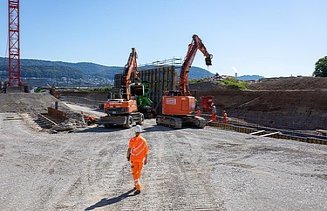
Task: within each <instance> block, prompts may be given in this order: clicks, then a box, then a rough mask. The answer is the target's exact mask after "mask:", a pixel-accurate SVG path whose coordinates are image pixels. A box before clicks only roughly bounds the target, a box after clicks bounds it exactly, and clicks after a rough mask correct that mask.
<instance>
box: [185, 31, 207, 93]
mask: <svg viewBox="0 0 327 211" xmlns="http://www.w3.org/2000/svg"><path fill="white" fill-rule="evenodd" d="M198 50H200V51H201V52H202V53H203V55H204V56H205V57H206V58H205V62H206V65H207V66H209V65H211V59H212V55H211V54H209V53H208V51H207V49H206V47H205V46H204V44H203V43H202V40H201V39H200V38H199V37H198V36H197V35H196V34H194V35H193V36H192V42H191V43H190V44H189V45H188V50H187V54H186V57H185V60H184V62H183V64H182V67H181V72H180V78H179V91H180V93H181V95H182V96H190V95H191V93H190V89H189V84H188V74H189V72H190V68H191V66H192V63H193V60H194V57H195V55H196V52H197V51H198Z"/></svg>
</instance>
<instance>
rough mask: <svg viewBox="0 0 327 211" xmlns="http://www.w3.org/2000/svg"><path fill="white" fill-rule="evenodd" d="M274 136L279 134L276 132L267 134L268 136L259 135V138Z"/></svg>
mask: <svg viewBox="0 0 327 211" xmlns="http://www.w3.org/2000/svg"><path fill="white" fill-rule="evenodd" d="M276 134H280V132H279V131H278V132H273V133H268V134H264V135H260V137H267V136H273V135H276Z"/></svg>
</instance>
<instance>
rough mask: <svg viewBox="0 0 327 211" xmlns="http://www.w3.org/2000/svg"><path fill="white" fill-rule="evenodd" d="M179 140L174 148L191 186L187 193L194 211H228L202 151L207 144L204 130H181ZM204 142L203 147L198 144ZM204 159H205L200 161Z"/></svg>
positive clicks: (183, 172) (181, 169)
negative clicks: (216, 189)
mask: <svg viewBox="0 0 327 211" xmlns="http://www.w3.org/2000/svg"><path fill="white" fill-rule="evenodd" d="M177 132H178V133H179V135H184V136H182V137H181V138H179V140H178V142H177V143H176V144H175V147H172V149H173V150H174V154H175V157H176V160H177V163H178V166H179V168H180V172H181V173H182V174H184V178H185V179H186V180H187V181H188V183H189V184H188V185H190V191H188V192H187V195H188V201H191V202H194V203H193V204H192V207H191V209H192V210H226V209H225V207H224V201H222V200H219V197H218V196H217V194H216V192H215V191H214V190H215V189H214V187H212V185H211V184H213V183H212V180H213V179H212V178H211V174H210V169H209V168H208V167H207V163H208V162H207V156H206V154H205V152H204V151H203V150H202V149H201V148H202V145H204V144H207V143H206V142H204V140H205V139H203V134H201V133H202V132H203V130H199V131H197V130H193V131H189V130H180V131H177ZM199 142H202V143H201V145H200V144H198V143H199ZM202 157H204V158H205V159H200V158H202Z"/></svg>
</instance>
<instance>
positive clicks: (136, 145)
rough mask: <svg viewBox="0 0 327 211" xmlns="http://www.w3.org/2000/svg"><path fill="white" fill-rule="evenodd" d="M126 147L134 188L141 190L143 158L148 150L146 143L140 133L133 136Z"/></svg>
mask: <svg viewBox="0 0 327 211" xmlns="http://www.w3.org/2000/svg"><path fill="white" fill-rule="evenodd" d="M128 148H129V149H130V150H131V151H130V161H131V168H132V174H133V179H134V185H135V188H136V190H139V191H140V190H141V183H140V177H141V173H142V168H143V161H144V158H145V157H146V156H147V154H148V152H149V148H148V143H147V141H146V140H145V138H143V137H142V136H141V135H138V136H135V137H133V138H131V139H130V140H129V143H128Z"/></svg>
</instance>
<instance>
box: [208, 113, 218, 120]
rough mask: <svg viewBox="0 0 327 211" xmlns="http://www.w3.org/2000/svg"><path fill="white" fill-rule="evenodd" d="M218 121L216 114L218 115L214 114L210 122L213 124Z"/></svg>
mask: <svg viewBox="0 0 327 211" xmlns="http://www.w3.org/2000/svg"><path fill="white" fill-rule="evenodd" d="M217 120H218V119H217V114H216V113H212V114H211V117H210V121H211V122H217Z"/></svg>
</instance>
